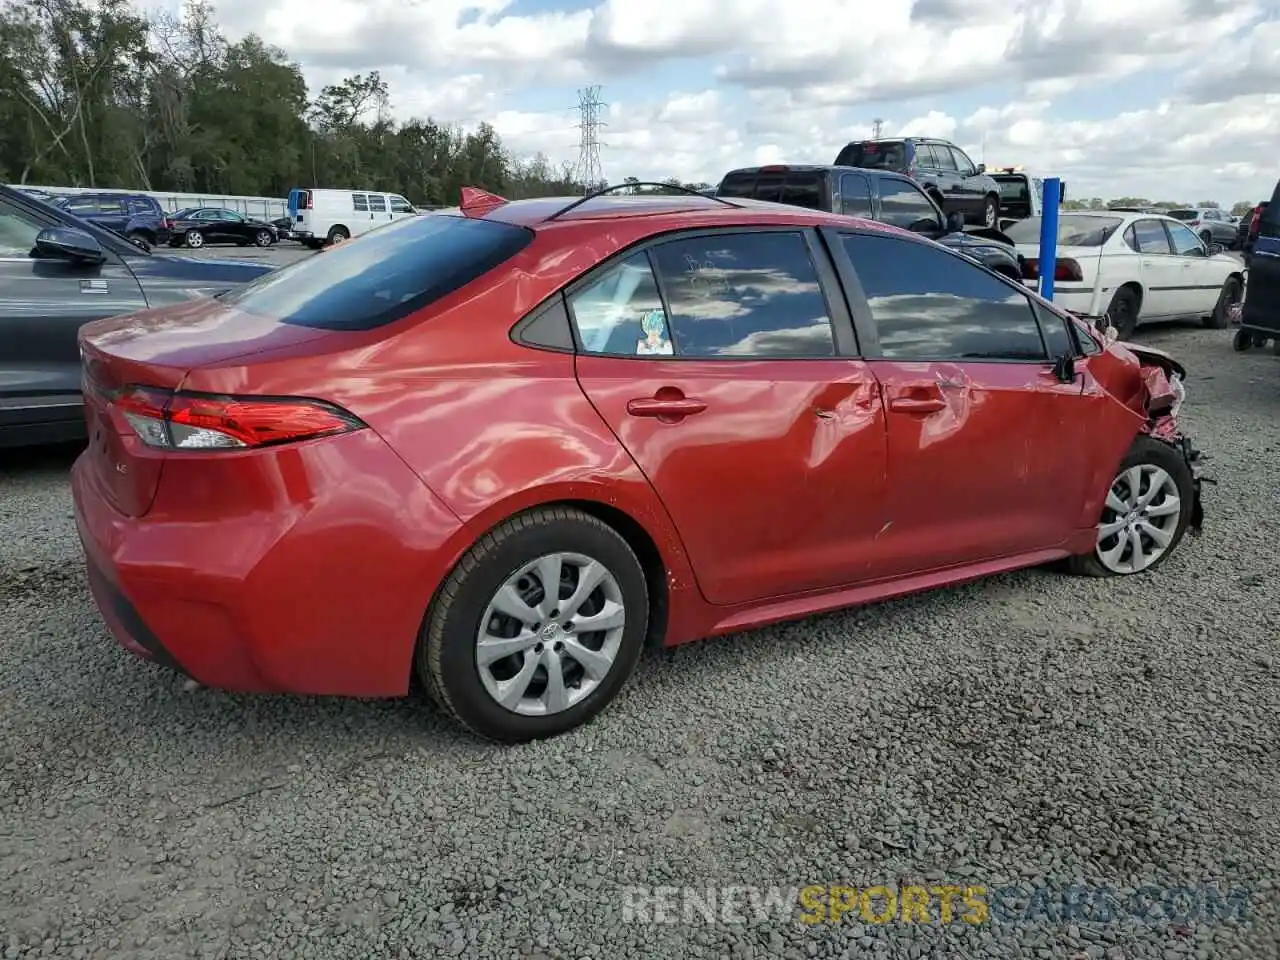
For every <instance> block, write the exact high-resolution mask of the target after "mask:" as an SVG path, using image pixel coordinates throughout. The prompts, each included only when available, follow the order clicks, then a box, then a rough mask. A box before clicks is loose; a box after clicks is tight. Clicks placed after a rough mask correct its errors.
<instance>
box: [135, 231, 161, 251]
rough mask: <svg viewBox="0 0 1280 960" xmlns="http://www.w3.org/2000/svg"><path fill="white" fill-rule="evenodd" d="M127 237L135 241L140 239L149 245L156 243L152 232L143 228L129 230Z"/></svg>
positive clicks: (152, 245)
mask: <svg viewBox="0 0 1280 960" xmlns="http://www.w3.org/2000/svg"><path fill="white" fill-rule="evenodd" d="M129 239H130V240H135V241H136V240H141V241H142V242H143V243H145V244H146V245H147V246H149V247H154V246H155V245H156V238H155V236H154V234H150V233H147V232H146V231H145V230H132V231H130V233H129Z"/></svg>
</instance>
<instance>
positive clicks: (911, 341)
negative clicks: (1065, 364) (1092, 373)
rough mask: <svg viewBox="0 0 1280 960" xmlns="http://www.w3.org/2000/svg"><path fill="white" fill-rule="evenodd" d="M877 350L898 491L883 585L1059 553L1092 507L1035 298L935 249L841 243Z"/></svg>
mask: <svg viewBox="0 0 1280 960" xmlns="http://www.w3.org/2000/svg"><path fill="white" fill-rule="evenodd" d="M833 243H838V244H839V245H840V246H841V247H842V249H843V251H844V253H845V254H846V256H847V258H848V265H849V267H851V268H852V270H853V271H854V273H856V276H857V279H858V286H860V287H861V290H862V293H863V294H864V295H865V300H863V299H862V297H859V296H857V295H854V297H853V299H854V301H855V302H854V304H853V309H854V310H855V313H856V312H860V311H865V312H866V313H867V314H868V315H869V320H870V322H872V323H873V324H874V327H875V330H876V332H877V336H878V343H877V344H876V345H874V346H871V347H868V349H867V353H868V356H869V357H870V358H871V359H870V361H869V363H870V367H871V370H872V372H873V373H875V375H876V378H877V379H878V380H879V381H880V383H881V385H882V387H883V391H884V402H885V406H886V410H887V421H888V431H889V477H888V481H889V486H888V492H887V495H886V513H885V516H886V528H885V531H884V535H883V541H884V544H885V550H886V555H885V556H884V558H883V563H884V567H883V569H884V572H885V574H886V575H900V574H911V573H921V572H924V571H928V570H935V569H940V568H943V567H948V566H952V565H956V564H963V563H968V562H972V561H975V560H982V559H997V558H1003V557H1012V556H1016V555H1020V554H1026V553H1030V552H1033V551H1038V550H1047V549H1052V548H1055V547H1057V546H1060V545H1061V544H1063V543H1064V542H1065V541H1066V540H1067V539H1068V537H1069V536H1070V534H1071V532H1072V531H1073V530H1074V522H1075V514H1074V512H1073V510H1072V509H1071V507H1072V505H1073V504H1077V503H1078V500H1079V497H1080V495H1081V491H1080V479H1079V474H1078V473H1077V472H1074V471H1073V470H1072V469H1071V465H1072V460H1073V458H1076V457H1078V455H1079V453H1078V451H1077V450H1076V448H1075V447H1074V446H1072V445H1070V444H1064V443H1063V442H1062V438H1061V434H1060V432H1059V428H1060V426H1061V421H1062V418H1063V416H1064V414H1063V408H1062V404H1061V397H1062V394H1063V392H1064V390H1066V391H1067V392H1070V391H1072V390H1074V391H1075V392H1076V393H1078V392H1079V390H1080V387H1079V385H1078V384H1075V385H1068V386H1065V387H1064V386H1063V385H1062V384H1061V383H1060V382H1059V381H1058V380H1057V378H1056V377H1055V376H1054V374H1053V368H1052V361H1051V360H1050V357H1049V350H1048V347H1047V346H1046V343H1045V338H1044V336H1043V334H1042V333H1041V330H1040V325H1039V323H1038V321H1037V318H1036V313H1035V310H1034V309H1033V307H1032V304H1031V300H1030V298H1029V297H1028V296H1027V295H1026V294H1025V293H1024V292H1022V291H1021V290H1020V289H1018V287H1017V286H1016V285H1014V284H1013V283H1011V282H1005V281H1003V280H1001V279H1000V278H998V277H996V276H995V275H993V274H991V273H989V272H988V271H986V270H984V269H983V268H982V267H979V266H978V265H976V264H974V263H972V262H970V261H969V260H967V259H965V258H964V257H961V256H959V255H958V254H954V253H951V252H949V251H947V250H944V249H942V248H940V247H937V246H934V245H933V244H926V243H921V242H918V241H911V240H905V239H898V238H895V237H888V236H878V235H868V234H853V233H846V232H841V234H840V235H839V237H838V239H834V240H833Z"/></svg>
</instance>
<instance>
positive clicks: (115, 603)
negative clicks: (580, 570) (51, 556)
mask: <svg viewBox="0 0 1280 960" xmlns="http://www.w3.org/2000/svg"><path fill="white" fill-rule="evenodd" d="M92 457H93V453H92V451H89V452H86V453H85V454H83V455H81V457H80V458H79V459H78V460H77V461H76V464H75V466H74V467H73V468H72V495H73V498H74V502H75V519H76V527H77V530H78V532H79V535H80V540H81V542H82V544H83V545H84V552H85V559H86V568H87V572H88V577H89V583H90V588H91V590H92V592H93V597H94V601H95V603H96V604H97V606H98V608H99V610H100V611H101V613H102V616H103V619H104V620H105V621H106V624H107V626H108V628H109V629H110V631H111V633H112V634H113V635H114V637H115V639H116V641H117V642H118V643H119V644H120V645H121V646H122V647H124V648H125V649H126V650H129V651H130V652H132V653H134V654H135V655H137V656H139V657H143V658H145V659H147V660H150V661H152V662H154V663H157V664H160V665H162V666H165V667H168V668H170V669H173V670H176V671H178V672H179V673H181V674H183V675H185V676H187V677H190V678H192V679H194V680H196V681H198V682H199V683H201V684H203V685H205V686H210V687H217V688H221V689H225V690H232V691H237V692H243V693H267V692H282V693H301V694H317V695H340V696H364V697H380V696H398V695H402V694H404V693H405V692H406V691H407V690H408V685H409V677H410V671H411V665H412V657H413V650H414V647H415V645H416V642H417V636H418V632H419V629H420V627H421V624H422V619H423V616H424V614H425V611H426V607H427V605H428V603H429V602H430V598H431V596H432V594H433V592H434V588H435V585H436V584H437V583H438V582H439V581H440V579H442V578H443V577H444V576H445V575H446V573H447V571H448V569H449V567H450V566H451V565H452V563H453V562H454V559H455V554H456V553H457V552H460V551H461V549H464V547H463V546H461V545H460V541H461V538H462V534H463V531H462V525H461V523H460V521H458V519H457V518H456V517H455V516H454V515H453V514H452V513H451V512H449V511H448V510H447V509H446V508H445V507H444V506H443V505H442V504H441V503H440V502H439V501H438V500H437V499H436V498H435V497H434V496H433V495H432V494H431V493H430V491H428V490H427V489H426V487H425V486H424V485H423V484H422V483H421V482H420V481H419V480H418V478H417V477H416V476H414V475H413V474H412V473H411V472H410V471H409V469H408V468H407V467H406V466H405V465H404V463H403V461H401V460H400V459H399V458H398V457H396V456H395V454H394V453H393V452H392V451H391V450H390V449H389V448H388V447H387V446H386V445H385V444H384V443H383V442H382V440H381V439H380V438H378V437H377V436H376V435H375V434H374V433H373V432H372V431H370V430H363V431H359V432H358V433H353V434H349V435H346V436H342V437H336V438H329V439H326V440H317V441H311V442H309V443H302V444H297V445H293V446H289V447H282V448H275V449H274V450H262V451H257V452H253V453H244V454H231V455H230V456H227V455H225V454H224V455H221V456H218V455H215V456H208V455H197V456H189V457H175V458H173V459H171V460H169V461H166V464H165V470H164V475H163V476H162V478H161V481H160V489H159V491H158V493H157V496H156V499H155V503H154V505H153V506H152V508H151V510H150V511H149V512H148V513H147V514H145V515H144V516H142V517H129V516H126V515H125V514H123V513H121V512H119V511H118V510H116V509H115V508H114V507H113V506H112V505H111V503H110V502H109V498H108V497H107V495H106V493H105V491H104V490H103V489H102V488H101V487H100V485H99V483H100V482H99V480H98V479H97V472H96V468H95V465H94V463H93V462H92ZM201 472H204V473H205V474H206V476H205V477H204V478H203V480H201V479H200V478H199V475H200V473H201Z"/></svg>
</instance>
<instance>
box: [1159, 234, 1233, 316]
mask: <svg viewBox="0 0 1280 960" xmlns="http://www.w3.org/2000/svg"><path fill="white" fill-rule="evenodd" d="M1164 226H1165V229H1167V230H1168V231H1169V241H1170V243H1171V244H1172V245H1173V259H1174V260H1175V261H1176V262H1177V264H1178V273H1179V278H1178V289H1177V305H1178V310H1177V312H1178V313H1179V314H1181V315H1184V316H1196V317H1198V316H1202V315H1204V314H1207V313H1212V312H1213V309H1214V307H1216V306H1217V305H1218V297H1219V296H1221V295H1222V283H1223V281H1224V280H1225V279H1226V277H1225V273H1226V271H1224V270H1223V268H1222V265H1221V263H1220V262H1218V261H1213V260H1210V259H1209V251H1208V249H1207V248H1206V247H1205V245H1204V242H1203V241H1201V239H1200V238H1199V237H1198V236H1197V235H1196V232H1195V231H1194V230H1192V229H1191V228H1190V227H1187V226H1184V225H1182V224H1181V223H1177V222H1175V221H1173V220H1166V221H1165V222H1164Z"/></svg>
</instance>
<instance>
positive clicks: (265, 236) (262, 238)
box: [253, 230, 273, 247]
mask: <svg viewBox="0 0 1280 960" xmlns="http://www.w3.org/2000/svg"><path fill="white" fill-rule="evenodd" d="M253 242H254V243H256V244H257V245H258V246H260V247H269V246H271V244H272V242H273V240H272V236H271V231H270V230H259V231H258V232H257V233H255V234H254V235H253Z"/></svg>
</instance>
